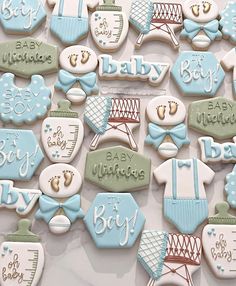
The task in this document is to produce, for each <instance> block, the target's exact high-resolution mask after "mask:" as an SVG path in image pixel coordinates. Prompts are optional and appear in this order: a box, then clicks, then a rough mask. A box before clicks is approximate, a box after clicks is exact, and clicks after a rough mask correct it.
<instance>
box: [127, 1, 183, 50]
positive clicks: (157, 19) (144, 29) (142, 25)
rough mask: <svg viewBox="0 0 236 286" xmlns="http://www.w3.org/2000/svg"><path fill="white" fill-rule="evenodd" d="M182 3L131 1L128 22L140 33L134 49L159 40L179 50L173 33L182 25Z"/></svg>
mask: <svg viewBox="0 0 236 286" xmlns="http://www.w3.org/2000/svg"><path fill="white" fill-rule="evenodd" d="M181 2H182V1H178V0H176V1H168V0H167V1H165V2H158V1H152V0H146V1H142V0H133V2H132V6H131V11H130V17H129V21H130V23H131V24H132V25H133V26H134V28H135V29H136V30H137V31H138V32H139V33H140V35H139V37H138V39H137V41H136V45H135V46H136V48H140V47H141V45H142V44H143V42H146V41H150V40H160V41H165V42H167V43H170V44H171V45H172V47H173V48H175V49H178V48H179V41H178V40H177V37H176V35H175V31H177V30H179V29H181V27H182V25H183V15H182V14H183V13H182V5H181Z"/></svg>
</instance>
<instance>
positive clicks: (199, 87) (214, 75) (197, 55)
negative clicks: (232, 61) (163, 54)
mask: <svg viewBox="0 0 236 286" xmlns="http://www.w3.org/2000/svg"><path fill="white" fill-rule="evenodd" d="M171 75H172V77H173V79H174V81H175V82H176V84H177V85H178V87H179V89H180V91H181V92H182V93H183V95H187V96H201V97H213V96H215V94H216V92H217V91H218V89H219V88H220V86H221V84H222V83H223V81H224V77H225V72H224V70H223V69H222V67H221V65H220V63H219V62H218V61H217V59H216V57H215V55H214V54H213V53H211V52H193V51H187V52H182V53H181V54H180V56H179V57H178V58H177V60H176V61H175V64H174V66H173V68H172V70H171Z"/></svg>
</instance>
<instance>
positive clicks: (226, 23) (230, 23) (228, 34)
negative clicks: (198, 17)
mask: <svg viewBox="0 0 236 286" xmlns="http://www.w3.org/2000/svg"><path fill="white" fill-rule="evenodd" d="M235 11H236V3H235V1H231V0H230V1H228V3H227V5H226V7H225V9H224V10H223V11H222V12H221V13H220V16H221V20H220V26H221V27H222V34H223V38H224V39H226V40H230V41H231V43H232V44H233V45H235V44H236V22H235V16H236V12H235Z"/></svg>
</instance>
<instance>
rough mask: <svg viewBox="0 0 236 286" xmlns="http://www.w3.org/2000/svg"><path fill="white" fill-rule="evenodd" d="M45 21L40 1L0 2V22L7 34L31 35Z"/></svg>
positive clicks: (4, 0) (8, 0) (9, 0)
mask: <svg viewBox="0 0 236 286" xmlns="http://www.w3.org/2000/svg"><path fill="white" fill-rule="evenodd" d="M45 19H46V12H45V9H44V7H43V4H42V2H41V0H1V1H0V22H1V24H2V26H3V29H4V31H5V32H6V33H8V34H24V35H27V34H31V33H33V32H34V31H35V30H36V29H37V28H38V26H40V25H41V24H42V22H43V21H44V20H45Z"/></svg>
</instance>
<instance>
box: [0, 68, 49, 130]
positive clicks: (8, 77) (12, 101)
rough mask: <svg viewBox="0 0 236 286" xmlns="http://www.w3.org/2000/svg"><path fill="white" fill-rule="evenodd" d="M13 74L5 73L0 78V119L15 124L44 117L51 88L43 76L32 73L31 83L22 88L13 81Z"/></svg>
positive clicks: (30, 121)
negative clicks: (47, 85)
mask: <svg viewBox="0 0 236 286" xmlns="http://www.w3.org/2000/svg"><path fill="white" fill-rule="evenodd" d="M14 81H15V75H14V74H12V73H5V74H4V75H3V76H2V77H1V78H0V94H1V95H2V96H1V97H0V119H1V121H3V122H4V123H13V124H15V125H22V124H24V123H26V124H32V123H33V122H34V121H36V120H37V119H41V118H43V117H45V115H46V114H47V112H48V109H49V108H50V106H51V90H50V89H49V88H47V87H46V85H45V81H44V78H43V77H42V76H40V75H33V76H32V77H31V83H30V84H29V85H28V86H27V87H24V88H20V87H17V86H16V85H15V83H14Z"/></svg>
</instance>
